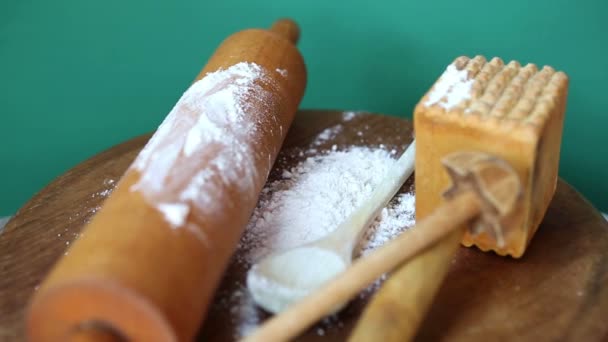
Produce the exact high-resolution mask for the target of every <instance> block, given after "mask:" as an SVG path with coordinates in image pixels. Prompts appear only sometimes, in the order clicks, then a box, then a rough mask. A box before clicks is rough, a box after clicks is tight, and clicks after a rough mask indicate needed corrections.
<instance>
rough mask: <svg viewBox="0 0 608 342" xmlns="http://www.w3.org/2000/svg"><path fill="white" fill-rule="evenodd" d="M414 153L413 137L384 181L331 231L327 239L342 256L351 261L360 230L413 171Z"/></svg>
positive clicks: (361, 231)
mask: <svg viewBox="0 0 608 342" xmlns="http://www.w3.org/2000/svg"><path fill="white" fill-rule="evenodd" d="M415 156H416V140H413V141H412V142H411V144H410V145H409V146H408V147H407V149H406V150H405V152H403V154H402V155H401V157H399V159H398V160H397V162H396V163H395V165H394V167H392V168H391V169H390V170H389V171H388V173H387V175H386V176H385V177H384V180H383V181H382V182H381V183H380V185H379V186H378V187H377V188H376V189H375V190H374V191H373V192H372V195H371V197H369V198H368V199H367V200H366V201H365V202H363V204H362V205H360V206H359V207H358V208H357V209H356V210H355V211H354V212H353V213H351V214H350V216H349V217H347V219H346V220H344V222H342V223H341V224H340V226H338V228H337V229H336V230H335V231H334V232H333V233H332V236H331V238H329V239H327V241H328V243H329V244H331V245H332V246H343V250H342V253H343V254H344V257H346V258H347V259H349V260H350V258H351V254H352V250H353V248H354V246H355V244H356V243H357V242H358V241H359V239H360V238H361V235H362V234H363V232H365V230H366V228H367V227H369V225H370V224H371V223H372V222H373V221H374V220H375V219H376V217H377V216H378V214H379V213H380V211H381V210H382V209H383V208H385V207H386V205H387V204H388V202H389V201H390V200H391V199H392V198H393V197H394V196H395V194H396V193H397V192H398V191H399V189H401V186H403V183H405V181H407V179H408V178H410V176H411V175H412V172H413V171H414V159H415ZM334 248H335V247H334Z"/></svg>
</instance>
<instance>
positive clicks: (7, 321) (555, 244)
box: [0, 111, 608, 341]
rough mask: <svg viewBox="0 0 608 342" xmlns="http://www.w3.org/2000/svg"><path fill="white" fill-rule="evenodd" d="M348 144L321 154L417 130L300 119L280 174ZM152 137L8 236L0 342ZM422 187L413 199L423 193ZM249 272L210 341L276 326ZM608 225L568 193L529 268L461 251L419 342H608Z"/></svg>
mask: <svg viewBox="0 0 608 342" xmlns="http://www.w3.org/2000/svg"><path fill="white" fill-rule="evenodd" d="M338 125H339V126H341V128H340V129H339V130H337V131H339V132H340V134H338V135H336V136H335V137H333V138H331V139H329V140H327V141H325V142H323V143H322V144H320V145H319V146H317V148H319V150H323V149H328V148H331V147H332V146H333V145H334V144H336V145H337V147H338V148H345V147H347V146H350V145H365V146H376V147H378V146H380V145H381V144H382V145H384V147H385V148H390V149H392V148H396V149H397V150H398V151H402V150H403V147H404V146H405V144H406V143H407V142H409V141H410V140H411V137H412V127H411V123H410V122H409V121H406V120H403V119H398V118H394V117H389V116H382V115H373V114H366V113H359V114H358V115H355V116H354V117H351V116H346V115H344V113H342V112H333V111H302V112H299V113H298V115H297V117H296V121H295V122H294V124H293V126H292V128H291V130H290V132H289V135H288V137H287V140H286V142H285V144H284V147H283V152H282V155H281V157H280V158H279V162H277V163H276V165H275V169H274V170H273V172H272V173H271V176H270V177H271V179H274V178H276V177H278V175H279V174H280V172H281V170H282V168H284V167H289V166H290V165H293V164H294V163H296V162H298V158H297V157H293V156H294V155H295V156H297V154H293V153H288V152H289V151H293V149H298V148H307V147H308V146H310V144H311V143H312V141H313V140H314V138H315V137H316V136H317V135H318V134H319V133H320V132H321V131H323V130H324V129H326V128H329V127H335V126H338ZM148 138H149V136H143V137H139V138H136V139H133V140H130V141H128V142H125V143H123V144H121V145H118V146H116V147H113V148H111V149H110V150H108V151H106V152H103V153H101V154H99V155H97V156H95V157H93V158H91V159H89V160H87V161H85V162H83V163H81V164H80V165H78V166H76V167H74V168H73V169H71V170H70V171H68V172H66V173H65V174H64V175H62V176H61V177H59V178H57V179H56V180H55V181H54V182H52V183H51V184H49V185H48V186H47V187H46V188H44V189H43V190H42V191H40V192H39V193H38V194H37V195H36V196H34V197H33V198H32V199H31V200H30V201H29V202H28V203H27V204H26V205H25V206H24V207H23V208H21V210H19V212H18V213H17V214H16V215H15V216H14V217H13V218H12V220H11V221H10V222H9V223H8V224H7V226H6V228H5V231H4V233H2V234H0V274H1V276H0V341H5V340H6V341H20V340H23V339H24V336H23V321H22V319H23V315H24V311H25V308H26V305H27V302H28V299H29V297H30V296H31V295H32V293H33V292H34V291H35V290H36V286H37V284H39V283H40V281H41V280H42V279H43V277H44V275H45V274H46V272H47V271H48V270H49V269H50V267H51V266H52V265H53V263H54V262H55V261H56V260H57V259H58V258H59V257H60V256H61V255H62V254H63V253H64V252H65V250H66V248H67V247H68V246H69V244H70V243H71V242H72V241H73V240H74V239H75V238H77V236H78V233H79V231H80V229H81V228H82V227H83V225H84V224H85V223H86V222H87V221H88V220H89V219H90V217H91V216H92V215H94V213H95V211H96V210H97V208H99V206H100V205H101V204H102V202H103V199H104V198H105V195H106V194H107V193H108V192H109V191H111V189H112V186H113V184H114V183H115V182H116V181H118V179H119V178H120V176H121V175H122V173H123V172H124V170H125V169H126V168H127V167H128V165H129V164H130V163H131V161H132V160H133V158H134V157H135V156H136V154H137V153H138V152H139V150H140V149H141V148H142V146H143V145H144V144H145V142H146V141H147V139H148ZM412 186H413V184H412V179H410V180H409V181H408V183H407V184H406V187H412ZM245 271H246V269H245V268H244V267H243V266H242V265H240V264H238V263H236V262H234V263H232V265H231V266H230V267H229V269H228V270H227V272H226V276H225V278H224V280H223V282H222V285H221V286H220V289H219V290H218V291H217V293H216V298H215V301H214V303H213V305H212V306H211V308H210V310H209V315H208V318H207V320H206V321H205V322H204V323H203V324H202V325H201V330H200V334H199V340H201V341H230V340H235V339H236V338H237V337H238V336H239V334H241V333H243V332H244V331H245V330H247V329H252V328H255V326H256V325H257V324H259V322H260V321H263V320H264V319H265V318H267V317H268V314H266V313H265V312H263V311H262V310H260V309H258V308H257V307H256V306H255V305H254V304H253V303H252V300H251V298H250V297H249V295H248V293H247V291H246V289H245V288H244V286H243V284H244V275H245ZM607 284H608V224H607V223H606V222H605V221H604V219H603V218H602V216H601V215H600V213H599V212H597V211H596V210H595V209H594V208H593V207H592V206H591V205H590V204H589V202H588V201H587V200H585V199H584V198H583V197H582V196H581V195H580V194H579V193H578V192H577V191H576V190H574V189H573V188H572V187H570V186H569V185H568V184H566V183H565V182H563V181H560V182H559V184H558V187H557V192H556V194H555V197H554V199H553V201H552V203H551V206H550V207H549V210H548V212H547V215H546V217H545V219H544V221H543V223H542V225H541V227H540V229H539V231H538V233H537V234H536V236H535V237H534V239H533V241H532V244H531V246H530V248H529V249H528V251H527V253H526V255H525V256H524V257H523V258H522V259H520V260H514V259H511V258H505V257H499V256H497V255H495V254H492V253H482V252H480V251H479V250H477V249H474V248H470V249H467V248H461V249H460V250H459V252H458V253H457V255H456V257H455V258H454V260H453V262H452V265H451V269H450V272H449V274H448V276H447V279H446V280H445V282H444V283H443V286H442V288H441V290H440V292H439V294H438V297H437V298H436V300H435V302H434V304H433V307H432V309H431V311H430V313H429V314H428V316H427V318H426V320H425V322H424V324H423V326H422V328H421V330H420V333H419V335H418V337H417V340H420V341H429V340H432V341H434V340H462V341H471V340H475V341H477V340H479V341H481V340H484V341H485V340H517V341H546V340H558V339H559V340H565V341H599V340H602V339H604V338H608V324H606V320H607V319H608V286H606V285H607ZM368 297H369V296H360V297H359V298H358V299H356V300H354V301H353V302H352V303H351V304H350V305H349V306H347V307H346V308H345V309H344V310H343V311H342V312H340V313H339V314H338V315H336V316H334V317H330V318H328V319H326V320H324V321H323V322H321V323H319V324H318V325H316V326H315V327H313V328H312V329H310V330H309V331H308V332H307V333H306V334H305V335H303V336H301V337H300V338H299V340H302V341H340V340H344V339H345V338H346V337H347V336H348V333H349V331H350V329H351V328H352V327H353V326H354V324H355V323H356V320H357V318H358V316H359V314H360V312H361V310H362V308H363V307H364V305H365V303H366V301H367V299H368Z"/></svg>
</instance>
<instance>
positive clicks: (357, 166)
mask: <svg viewBox="0 0 608 342" xmlns="http://www.w3.org/2000/svg"><path fill="white" fill-rule="evenodd" d="M321 134H323V133H321ZM394 163H395V159H394V155H393V154H392V153H391V152H390V151H387V150H385V149H371V148H367V147H351V148H350V149H348V150H344V151H337V150H336V151H334V150H331V151H328V152H326V153H325V154H321V155H317V156H312V157H308V158H306V159H305V160H304V161H303V162H301V163H299V164H298V165H296V166H295V167H293V168H291V169H290V170H284V171H283V173H282V179H280V180H277V181H274V182H271V183H269V184H267V185H266V187H265V188H264V190H263V192H262V195H261V197H260V200H259V203H258V206H257V208H256V210H255V211H254V213H253V216H252V218H251V220H250V222H249V225H248V227H247V230H246V232H245V234H244V236H243V238H242V239H241V242H240V248H241V249H242V250H244V252H245V253H243V254H242V255H244V257H245V259H246V260H245V261H246V262H247V263H254V262H255V261H257V260H259V259H260V258H261V257H263V256H265V255H267V254H269V253H271V252H275V251H278V250H285V249H289V248H293V247H296V246H299V245H302V244H304V243H307V242H311V241H314V240H316V239H319V238H321V237H323V236H325V235H326V234H328V233H329V232H331V231H333V230H334V229H335V228H336V227H338V225H339V224H340V223H341V222H342V221H344V220H345V219H346V218H347V216H348V215H350V214H351V213H352V212H353V211H354V210H355V209H356V208H357V207H358V206H359V205H360V204H361V203H362V202H363V201H364V200H365V199H366V198H367V197H369V196H370V195H371V193H372V191H373V190H374V189H375V187H376V186H378V185H379V184H380V182H381V181H382V180H383V177H384V176H385V174H386V173H387V171H388V170H389V169H390V168H391V167H392V166H393V165H394ZM413 224H414V195H413V194H411V193H405V194H400V195H398V196H396V197H395V198H394V199H393V201H392V202H391V203H390V204H389V206H388V208H385V209H383V211H382V212H381V214H380V216H379V218H378V219H377V220H376V222H375V223H374V224H373V225H372V227H370V229H369V230H368V231H367V234H366V235H365V236H364V239H363V241H362V243H361V246H360V248H361V250H360V252H362V253H366V252H367V251H369V250H371V249H374V248H376V247H379V246H381V245H382V244H384V243H385V242H387V241H389V240H390V239H392V238H394V237H395V236H396V235H398V234H399V233H401V232H402V231H403V230H405V229H406V228H408V227H410V226H412V225H413Z"/></svg>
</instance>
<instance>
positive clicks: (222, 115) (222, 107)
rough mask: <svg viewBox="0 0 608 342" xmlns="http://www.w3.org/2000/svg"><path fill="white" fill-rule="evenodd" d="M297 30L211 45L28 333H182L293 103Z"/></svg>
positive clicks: (299, 75)
mask: <svg viewBox="0 0 608 342" xmlns="http://www.w3.org/2000/svg"><path fill="white" fill-rule="evenodd" d="M298 35H299V32H298V28H297V26H296V25H295V23H293V22H291V21H289V20H282V21H279V22H277V23H275V24H274V25H273V27H272V28H271V29H270V30H260V29H250V30H245V31H241V32H238V33H236V34H234V35H232V36H230V37H229V38H227V39H226V40H225V41H224V42H223V43H222V44H221V45H220V46H219V48H218V49H217V50H216V52H215V54H214V55H213V56H212V57H211V58H210V60H209V61H208V63H207V65H206V66H205V68H204V69H203V70H202V72H201V73H200V75H199V76H198V77H197V79H196V82H195V83H193V84H192V85H191V87H190V88H189V89H188V90H187V91H186V92H185V93H184V94H183V96H182V97H181V98H180V99H179V101H178V102H177V104H176V105H175V107H174V108H173V110H172V111H171V112H170V113H169V115H168V116H167V117H166V119H165V120H164V121H163V123H162V124H161V125H160V127H159V128H158V130H157V131H156V132H155V134H154V135H153V137H152V138H151V140H150V141H149V142H148V144H147V145H146V146H145V148H144V149H143V150H142V151H141V152H140V154H139V155H138V156H137V158H136V159H135V161H134V162H133V164H132V165H131V166H130V168H129V169H128V170H127V171H126V173H125V174H124V175H123V177H122V179H121V180H120V182H119V184H118V186H117V188H116V190H115V191H114V192H113V194H112V195H111V196H110V197H109V198H108V199H107V200H106V202H105V203H104V205H103V207H102V208H101V209H100V211H99V212H98V213H97V215H96V216H95V217H94V218H93V220H92V221H91V222H90V224H89V225H88V226H87V227H85V229H84V230H83V232H82V234H81V236H80V238H79V239H78V240H77V241H76V242H75V243H74V244H73V245H72V247H71V248H70V249H69V250H68V253H67V255H66V256H64V257H62V258H61V259H60V260H59V262H58V263H57V264H56V265H55V266H54V267H53V269H52V270H51V271H50V273H49V274H48V276H47V277H46V279H45V280H44V282H43V283H42V284H41V286H40V288H39V290H38V291H37V293H36V294H35V296H34V297H33V300H32V302H31V305H30V307H29V310H28V315H27V335H28V338H29V340H31V341H70V340H83V341H84V340H108V339H110V340H128V341H146V342H149V341H189V340H192V338H193V337H194V336H195V334H196V332H197V330H198V328H199V326H200V324H201V322H202V320H203V319H204V316H205V313H206V310H207V307H208V304H209V302H210V300H211V298H212V295H213V293H214V291H215V290H216V287H217V286H218V283H219V280H220V278H221V276H222V274H223V272H224V270H225V267H226V265H227V263H228V261H229V258H230V256H231V255H232V253H233V252H234V250H235V248H236V244H237V242H238V239H239V237H240V236H241V233H242V232H243V230H244V228H245V226H246V223H247V221H248V219H249V217H250V215H251V212H252V210H253V209H254V207H255V205H256V201H257V198H258V195H259V193H260V191H261V189H262V186H263V185H264V183H265V181H266V179H267V176H268V174H269V172H270V169H271V166H272V164H273V163H274V160H275V158H276V156H277V153H278V152H279V150H280V148H281V145H282V143H283V140H284V138H285V135H286V133H287V131H288V129H289V127H290V125H291V122H292V119H293V117H294V114H295V112H296V110H297V108H298V105H299V103H300V100H301V99H302V96H303V93H304V88H305V84H306V69H305V65H304V61H303V59H302V56H301V55H300V53H299V52H298V50H297V48H296V47H295V45H294V44H295V43H296V41H297V39H298Z"/></svg>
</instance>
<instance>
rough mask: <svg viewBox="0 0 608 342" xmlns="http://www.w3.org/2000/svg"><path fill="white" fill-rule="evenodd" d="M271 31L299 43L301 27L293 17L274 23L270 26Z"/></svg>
mask: <svg viewBox="0 0 608 342" xmlns="http://www.w3.org/2000/svg"><path fill="white" fill-rule="evenodd" d="M270 32H274V33H276V34H278V35H280V36H282V37H283V38H285V39H287V40H289V41H290V42H292V43H293V44H297V43H298V39H300V28H299V27H298V24H296V22H295V21H293V20H291V19H280V20H277V21H276V22H275V23H274V24H272V27H270Z"/></svg>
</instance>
